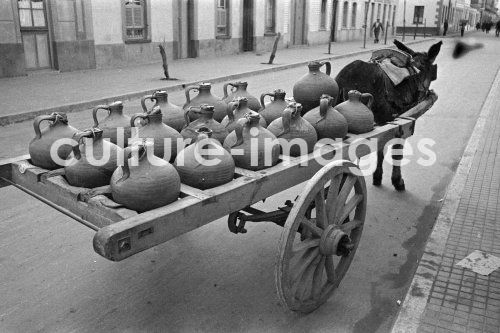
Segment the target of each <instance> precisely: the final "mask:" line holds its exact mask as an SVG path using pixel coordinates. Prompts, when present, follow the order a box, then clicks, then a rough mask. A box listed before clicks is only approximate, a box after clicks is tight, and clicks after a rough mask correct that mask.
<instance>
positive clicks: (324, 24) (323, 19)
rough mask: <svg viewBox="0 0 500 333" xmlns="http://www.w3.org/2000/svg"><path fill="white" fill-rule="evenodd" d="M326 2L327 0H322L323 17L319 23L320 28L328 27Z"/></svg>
mask: <svg viewBox="0 0 500 333" xmlns="http://www.w3.org/2000/svg"><path fill="white" fill-rule="evenodd" d="M326 3H327V0H321V17H320V23H319V28H320V29H326Z"/></svg>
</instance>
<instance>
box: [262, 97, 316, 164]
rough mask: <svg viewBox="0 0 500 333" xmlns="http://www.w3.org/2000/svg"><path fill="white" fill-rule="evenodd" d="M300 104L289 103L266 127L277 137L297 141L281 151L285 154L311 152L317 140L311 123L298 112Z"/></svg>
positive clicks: (296, 154) (294, 154)
mask: <svg viewBox="0 0 500 333" xmlns="http://www.w3.org/2000/svg"><path fill="white" fill-rule="evenodd" d="M301 111H302V105H300V103H295V102H292V103H289V104H288V107H287V108H286V109H285V110H284V111H283V117H280V118H278V119H276V120H274V121H273V122H272V123H271V124H269V126H268V127H267V129H268V130H270V131H271V133H273V134H274V135H276V137H277V138H279V139H280V138H281V139H285V140H286V141H287V142H289V143H290V142H291V141H295V142H296V141H299V142H301V143H300V144H293V146H291V147H290V145H289V146H288V147H289V148H288V149H284V147H283V144H282V151H283V154H285V155H290V156H294V157H295V156H300V155H304V154H309V153H312V151H313V150H314V145H315V144H316V142H317V141H318V135H317V134H316V130H315V129H314V127H313V125H311V124H310V123H309V122H308V121H306V120H304V119H303V118H302V117H301V116H300V114H301ZM296 139H297V140H296ZM301 145H303V146H301Z"/></svg>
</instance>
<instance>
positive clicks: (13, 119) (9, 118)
mask: <svg viewBox="0 0 500 333" xmlns="http://www.w3.org/2000/svg"><path fill="white" fill-rule="evenodd" d="M433 40H435V38H434V37H430V38H427V39H423V40H418V41H411V42H407V43H406V44H407V45H413V44H419V43H423V42H428V41H433ZM388 48H396V47H395V46H388ZM372 51H373V50H371V49H370V50H362V51H356V52H351V53H345V54H340V55H335V56H330V57H325V58H319V59H314V60H319V61H324V60H335V59H342V58H347V57H351V56H356V55H361V54H365V53H370V52H372ZM311 60H313V59H309V60H307V61H300V62H295V63H290V64H286V65H280V66H276V67H271V68H262V69H256V70H252V71H247V72H241V73H237V74H232V75H225V76H219V77H215V78H210V79H202V80H197V81H192V82H186V83H182V84H176V85H173V86H168V87H158V88H156V89H148V90H140V91H133V92H128V93H125V94H120V95H113V96H108V97H103V98H98V99H94V100H87V101H83V102H79V103H71V104H64V105H59V106H56V107H51V108H46V109H41V110H35V111H27V112H23V113H16V114H9V115H5V116H0V126H5V125H10V124H14V123H18V122H22V121H25V120H30V119H33V118H35V117H36V116H39V115H42V114H48V113H52V112H66V113H69V112H78V111H82V110H86V109H90V108H92V107H94V106H96V105H98V104H109V103H112V102H114V101H116V100H122V101H128V100H131V99H136V98H140V97H142V96H144V95H148V94H152V93H153V92H154V91H156V90H158V89H163V90H166V91H167V92H168V93H171V92H176V91H180V90H184V88H185V87H187V86H190V85H195V84H198V83H199V82H203V81H205V82H211V83H220V82H224V81H228V80H235V79H240V78H243V77H249V76H254V75H259V74H265V73H269V72H277V71H283V70H287V69H291V68H296V67H301V66H304V65H307V63H309V61H311Z"/></svg>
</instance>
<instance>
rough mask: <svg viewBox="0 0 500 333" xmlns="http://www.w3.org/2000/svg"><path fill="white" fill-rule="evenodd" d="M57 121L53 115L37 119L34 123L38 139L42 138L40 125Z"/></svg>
mask: <svg viewBox="0 0 500 333" xmlns="http://www.w3.org/2000/svg"><path fill="white" fill-rule="evenodd" d="M55 119H56V116H55V115H53V114H50V115H42V116H38V117H36V118H35V120H34V121H33V129H34V130H35V135H36V138H37V139H40V138H41V137H42V131H40V123H41V122H42V121H44V120H51V121H54V120H55Z"/></svg>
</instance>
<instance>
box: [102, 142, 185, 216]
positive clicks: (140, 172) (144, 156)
mask: <svg viewBox="0 0 500 333" xmlns="http://www.w3.org/2000/svg"><path fill="white" fill-rule="evenodd" d="M129 149H130V148H127V150H129ZM129 151H131V152H132V157H131V158H130V159H127V158H125V163H124V165H123V166H121V167H118V168H116V170H115V172H114V173H113V176H112V177H111V181H110V186H111V195H112V197H113V200H114V201H115V202H117V203H119V204H122V205H124V206H125V207H127V208H129V209H132V210H135V211H137V212H139V213H141V212H144V211H147V210H151V209H154V208H158V207H161V206H165V205H168V204H169V203H171V202H174V201H176V200H177V198H178V197H179V194H180V188H181V180H180V177H179V174H178V173H177V171H176V170H175V168H174V166H173V165H172V164H170V163H168V162H167V161H165V160H163V159H161V158H159V157H156V156H154V155H153V147H151V146H150V145H147V146H143V145H139V146H138V147H137V146H135V147H134V148H133V149H130V150H129Z"/></svg>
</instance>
